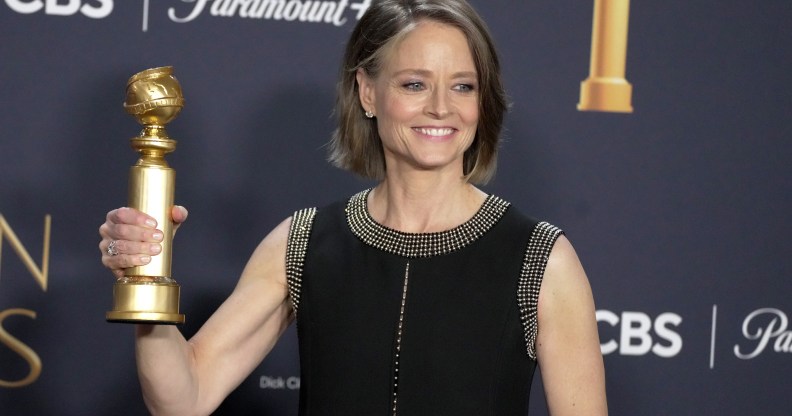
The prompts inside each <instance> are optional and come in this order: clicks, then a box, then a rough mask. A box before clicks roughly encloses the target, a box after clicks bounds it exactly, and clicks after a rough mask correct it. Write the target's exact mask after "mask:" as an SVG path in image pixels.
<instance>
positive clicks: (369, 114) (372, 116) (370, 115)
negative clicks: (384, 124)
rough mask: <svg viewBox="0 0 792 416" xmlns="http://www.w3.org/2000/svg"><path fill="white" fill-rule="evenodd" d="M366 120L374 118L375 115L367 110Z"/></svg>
mask: <svg viewBox="0 0 792 416" xmlns="http://www.w3.org/2000/svg"><path fill="white" fill-rule="evenodd" d="M366 118H374V113H372V112H371V111H368V110H367V111H366Z"/></svg>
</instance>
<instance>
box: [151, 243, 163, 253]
mask: <svg viewBox="0 0 792 416" xmlns="http://www.w3.org/2000/svg"><path fill="white" fill-rule="evenodd" d="M161 249H162V248H161V246H160V245H159V244H150V245H149V253H151V254H159V252H160V250H161Z"/></svg>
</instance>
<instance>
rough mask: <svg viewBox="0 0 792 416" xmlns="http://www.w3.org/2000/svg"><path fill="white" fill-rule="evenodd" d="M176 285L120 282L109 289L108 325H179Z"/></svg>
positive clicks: (180, 317) (177, 290)
mask: <svg viewBox="0 0 792 416" xmlns="http://www.w3.org/2000/svg"><path fill="white" fill-rule="evenodd" d="M179 289H180V287H179V285H177V284H176V283H149V282H144V283H138V282H124V283H116V284H115V285H113V310H112V311H109V312H107V315H106V319H107V321H108V322H118V323H137V324H153V325H174V324H183V323H184V315H183V314H180V313H179Z"/></svg>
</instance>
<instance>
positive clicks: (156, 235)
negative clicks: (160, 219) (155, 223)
mask: <svg viewBox="0 0 792 416" xmlns="http://www.w3.org/2000/svg"><path fill="white" fill-rule="evenodd" d="M152 237H154V239H155V240H157V241H161V240H162V233H161V232H159V231H157V232H156V233H154V234H153V235H152Z"/></svg>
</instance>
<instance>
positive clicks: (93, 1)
mask: <svg viewBox="0 0 792 416" xmlns="http://www.w3.org/2000/svg"><path fill="white" fill-rule="evenodd" d="M4 1H5V4H6V5H7V6H8V7H9V8H10V9H11V10H13V11H15V12H17V13H20V14H33V13H44V14H47V15H51V16H74V15H76V14H82V15H83V16H86V17H90V18H92V19H103V18H105V17H107V16H109V15H110V13H112V12H113V0H4Z"/></svg>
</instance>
